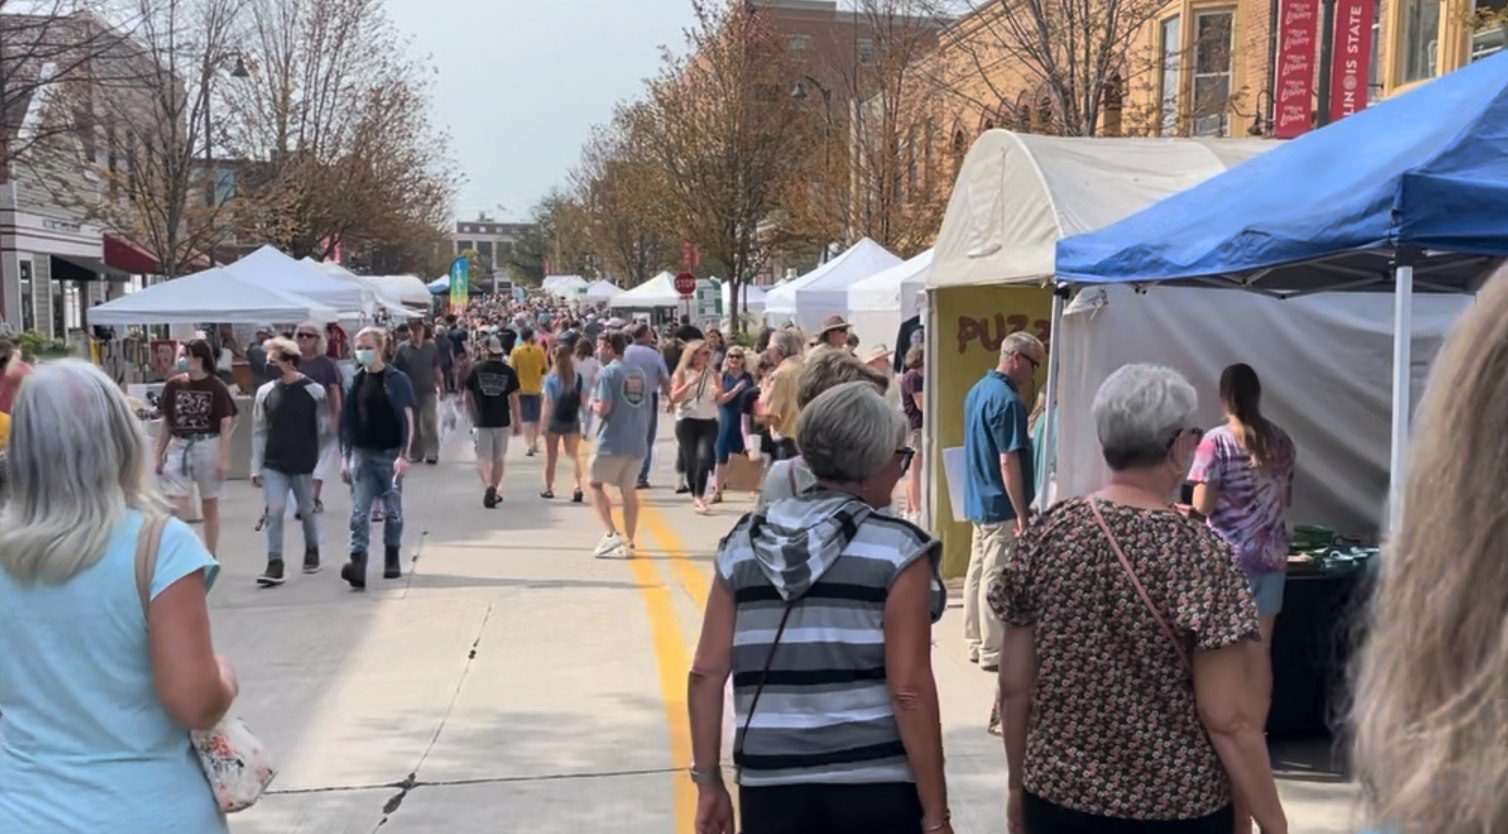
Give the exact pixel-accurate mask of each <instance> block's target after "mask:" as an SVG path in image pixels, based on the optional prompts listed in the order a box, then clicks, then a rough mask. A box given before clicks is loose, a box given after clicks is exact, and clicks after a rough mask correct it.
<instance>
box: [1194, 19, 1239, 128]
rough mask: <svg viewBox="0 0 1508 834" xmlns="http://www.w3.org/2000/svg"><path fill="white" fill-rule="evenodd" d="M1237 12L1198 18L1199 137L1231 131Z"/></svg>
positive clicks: (1196, 124)
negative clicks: (1233, 40) (1234, 35)
mask: <svg viewBox="0 0 1508 834" xmlns="http://www.w3.org/2000/svg"><path fill="white" fill-rule="evenodd" d="M1235 18H1236V15H1235V12H1234V11H1232V10H1230V9H1222V10H1219V11H1209V12H1199V13H1198V14H1196V15H1194V90H1193V107H1192V108H1191V110H1192V111H1193V117H1194V135H1195V136H1225V135H1226V134H1228V133H1229V132H1230V91H1231V38H1232V35H1233V34H1234V31H1235V29H1234V24H1235Z"/></svg>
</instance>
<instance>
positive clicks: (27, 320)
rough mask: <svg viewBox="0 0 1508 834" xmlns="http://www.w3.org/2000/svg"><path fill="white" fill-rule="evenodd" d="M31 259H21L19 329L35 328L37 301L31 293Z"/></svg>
mask: <svg viewBox="0 0 1508 834" xmlns="http://www.w3.org/2000/svg"><path fill="white" fill-rule="evenodd" d="M31 269H32V266H31V261H29V260H23V261H21V329H22V330H36V329H37V303H36V297H35V296H34V295H33V293H32V286H33V283H32V277H31Z"/></svg>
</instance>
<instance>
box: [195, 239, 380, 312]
mask: <svg viewBox="0 0 1508 834" xmlns="http://www.w3.org/2000/svg"><path fill="white" fill-rule="evenodd" d="M223 268H224V269H227V270H229V271H231V272H234V273H236V274H237V275H241V276H243V277H245V278H246V279H247V280H249V281H252V282H254V283H256V284H259V285H261V286H263V287H266V288H268V289H272V290H276V291H278V292H283V293H293V294H296V295H300V296H303V297H305V298H308V299H310V300H312V301H314V302H315V303H317V304H318V305H319V306H321V307H326V308H329V309H331V310H336V311H338V312H341V313H353V314H357V315H371V314H372V313H373V312H374V311H375V310H376V309H377V294H376V293H375V292H374V291H373V290H372V289H371V288H370V287H368V286H366V285H365V284H363V283H362V282H361V281H360V280H359V279H357V278H356V276H354V275H351V274H350V273H347V272H346V271H345V270H341V272H342V273H345V274H344V275H335V274H332V273H330V272H329V271H327V270H325V269H324V268H323V267H322V265H320V264H318V263H315V262H313V261H296V260H294V259H293V258H291V257H289V256H287V255H285V254H283V253H282V252H279V251H278V250H277V249H274V248H273V247H271V246H263V247H262V248H260V249H258V250H257V251H255V252H252V253H251V254H250V255H247V256H246V257H244V258H242V259H241V260H239V261H236V262H235V263H233V264H230V265H229V266H226V267H223Z"/></svg>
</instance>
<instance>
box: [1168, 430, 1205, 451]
mask: <svg viewBox="0 0 1508 834" xmlns="http://www.w3.org/2000/svg"><path fill="white" fill-rule="evenodd" d="M1185 434H1191V435H1193V436H1194V439H1195V440H1199V439H1200V438H1202V437H1204V429H1201V428H1198V427H1195V426H1190V427H1189V428H1186V429H1178V430H1177V431H1175V432H1173V436H1172V437H1170V438H1168V448H1169V449H1170V450H1171V449H1172V448H1173V444H1174V443H1177V442H1178V438H1180V437H1183V436H1184V435H1185Z"/></svg>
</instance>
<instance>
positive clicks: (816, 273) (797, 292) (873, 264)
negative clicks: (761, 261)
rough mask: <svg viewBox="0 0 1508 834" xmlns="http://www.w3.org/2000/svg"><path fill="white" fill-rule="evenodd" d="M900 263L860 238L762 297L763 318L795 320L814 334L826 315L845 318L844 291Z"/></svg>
mask: <svg viewBox="0 0 1508 834" xmlns="http://www.w3.org/2000/svg"><path fill="white" fill-rule="evenodd" d="M899 263H901V259H900V258H898V257H896V256H895V255H893V254H891V253H890V252H888V251H886V250H885V247H883V246H881V245H879V244H878V243H875V242H874V241H872V240H870V239H869V238H867V237H866V238H864V239H863V240H860V241H859V242H858V243H855V244H854V245H853V246H851V247H849V248H848V250H847V251H845V252H844V253H843V254H841V255H839V256H837V257H836V258H833V259H832V260H830V261H828V262H827V263H825V264H822V265H821V266H819V267H817V268H816V269H814V270H812V271H811V272H808V273H806V274H805V275H802V276H801V277H799V278H796V279H795V280H792V281H790V282H788V283H786V284H784V285H783V286H779V287H776V288H775V289H773V290H770V292H769V293H767V294H766V295H765V317H766V318H767V319H776V320H778V321H781V322H784V321H786V320H791V321H795V322H796V324H797V325H798V326H800V327H801V328H802V329H804V330H810V331H815V330H817V329H818V328H820V327H821V326H822V321H823V319H826V318H827V317H828V316H832V315H840V316H847V315H848V288H849V287H850V286H852V285H854V284H856V283H858V282H859V281H862V280H864V279H865V278H869V277H872V276H874V275H875V274H876V273H879V272H883V271H884V270H886V269H889V268H890V267H892V266H895V265H897V264H899Z"/></svg>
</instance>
